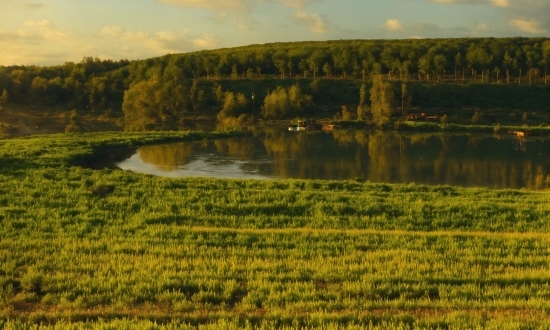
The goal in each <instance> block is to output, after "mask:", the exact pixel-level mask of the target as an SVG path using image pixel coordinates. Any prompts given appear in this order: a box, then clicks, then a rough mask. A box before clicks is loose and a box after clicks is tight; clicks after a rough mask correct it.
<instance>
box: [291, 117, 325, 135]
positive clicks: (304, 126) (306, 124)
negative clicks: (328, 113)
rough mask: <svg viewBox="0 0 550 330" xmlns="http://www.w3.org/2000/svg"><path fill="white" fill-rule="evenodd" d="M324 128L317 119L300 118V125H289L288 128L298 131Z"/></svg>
mask: <svg viewBox="0 0 550 330" xmlns="http://www.w3.org/2000/svg"><path fill="white" fill-rule="evenodd" d="M322 128H323V125H321V124H318V123H317V122H316V121H315V120H313V119H309V120H300V121H298V125H289V126H288V130H289V131H293V132H298V131H315V130H320V129H322Z"/></svg>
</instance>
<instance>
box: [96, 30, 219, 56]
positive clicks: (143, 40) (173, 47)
mask: <svg viewBox="0 0 550 330" xmlns="http://www.w3.org/2000/svg"><path fill="white" fill-rule="evenodd" d="M100 35H101V36H106V37H109V38H111V39H113V40H114V41H116V42H117V45H118V47H119V48H121V47H122V49H125V50H128V49H131V48H140V47H143V48H148V49H149V50H150V51H149V52H148V53H150V52H151V51H152V52H153V53H154V55H163V54H166V53H181V52H185V51H190V50H196V49H205V48H214V47H216V46H217V45H218V41H217V39H216V38H215V37H214V36H213V35H212V34H211V33H206V34H204V35H203V36H201V37H195V38H192V37H190V36H189V30H188V29H185V30H183V31H181V32H179V33H175V32H172V31H160V32H156V33H154V34H150V33H147V32H143V31H133V30H131V31H126V30H124V29H123V28H122V27H120V26H109V25H107V26H104V27H103V28H102V29H101V32H100Z"/></svg>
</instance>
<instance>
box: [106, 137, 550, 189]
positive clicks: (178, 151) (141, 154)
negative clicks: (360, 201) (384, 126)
mask: <svg viewBox="0 0 550 330" xmlns="http://www.w3.org/2000/svg"><path fill="white" fill-rule="evenodd" d="M549 151H550V139H548V138H542V137H525V138H522V139H520V138H518V137H515V136H508V135H505V136H493V135H479V134H441V133H436V134H433V133H429V134H427V133H414V134H410V133H406V134H405V133H396V132H381V131H365V130H345V131H344V130H343V131H332V132H322V131H317V132H315V131H313V132H288V131H286V130H284V129H282V128H269V129H265V130H261V131H257V132H256V133H254V134H253V135H251V136H244V137H237V138H230V139H221V140H216V141H202V142H182V143H175V144H165V145H156V146H146V147H141V148H139V149H138V150H137V152H136V153H135V154H134V155H132V156H131V157H130V158H128V159H126V160H124V161H122V162H119V163H117V166H118V167H120V168H122V169H125V170H132V171H136V172H142V173H149V174H154V175H160V176H167V177H183V176H198V177H218V178H254V179H279V178H304V179H338V180H347V179H356V178H358V177H362V178H364V179H366V180H369V181H371V182H388V183H402V182H416V183H423V184H448V185H459V186H468V187H472V186H481V187H490V188H522V187H527V188H542V187H543V186H544V185H545V180H546V178H547V176H548V174H550V152H549Z"/></svg>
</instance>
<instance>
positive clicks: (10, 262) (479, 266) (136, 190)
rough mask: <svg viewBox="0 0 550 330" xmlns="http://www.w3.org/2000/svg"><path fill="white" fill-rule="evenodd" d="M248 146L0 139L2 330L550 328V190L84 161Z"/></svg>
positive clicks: (149, 139)
mask: <svg viewBox="0 0 550 330" xmlns="http://www.w3.org/2000/svg"><path fill="white" fill-rule="evenodd" d="M232 134H239V133H232V132H229V133H195V132H179V133H132V134H129V133H94V134H67V135H47V136H31V137H26V138H20V139H13V140H0V329H2V328H3V329H52V330H53V329H134V328H135V329H180V328H183V329H196V328H198V329H241V328H247V329H294V328H302V329H364V328H368V329H465V328H472V329H547V328H549V327H550V203H549V200H550V193H549V192H540V191H529V190H489V189H481V188H472V189H466V188H459V187H449V186H422V185H415V184H401V185H399V184H398V185H390V184H374V183H369V182H366V183H360V182H355V181H315V180H313V181H306V180H279V181H257V180H222V179H200V178H198V179H197V178H181V179H168V178H161V177H153V176H148V175H142V174H137V173H132V172H125V171H120V170H111V169H104V170H91V169H86V168H82V167H78V166H75V165H74V164H83V163H86V161H87V160H88V159H90V158H92V157H97V156H101V155H104V154H106V153H108V150H109V149H110V148H115V147H116V148H118V147H134V146H138V145H144V144H151V143H157V142H169V141H180V140H188V139H194V140H202V139H211V138H224V137H227V136H231V135H232Z"/></svg>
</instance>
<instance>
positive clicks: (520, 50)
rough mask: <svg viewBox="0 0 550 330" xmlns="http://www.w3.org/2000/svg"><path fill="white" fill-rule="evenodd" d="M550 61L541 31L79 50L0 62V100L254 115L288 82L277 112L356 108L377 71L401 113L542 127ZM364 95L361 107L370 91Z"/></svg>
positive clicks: (97, 110)
mask: <svg viewBox="0 0 550 330" xmlns="http://www.w3.org/2000/svg"><path fill="white" fill-rule="evenodd" d="M549 68H550V39H548V38H472V39H467V38H463V39H419V40H339V41H325V42H296V43H273V44H263V45H250V46H245V47H237V48H227V49H217V50H211V51H200V52H193V53H186V54H170V55H166V56H162V57H157V58H150V59H145V60H139V61H127V60H120V61H112V60H100V59H97V58H91V57H84V58H83V60H82V61H81V62H79V63H72V62H67V63H64V64H63V65H59V66H53V67H37V66H1V67H0V91H1V92H2V94H1V97H0V106H2V105H3V106H4V107H5V108H9V107H12V108H13V107H15V108H18V107H19V108H20V107H21V106H26V107H32V108H37V107H39V108H56V109H66V110H71V109H77V110H79V111H80V112H84V113H92V114H96V115H97V114H103V113H107V114H108V115H109V116H115V117H117V116H118V117H122V115H123V114H122V109H123V103H124V95H125V92H127V91H129V90H130V89H131V88H132V87H134V89H135V93H134V94H140V95H141V96H142V97H145V96H146V95H148V96H147V99H148V100H149V101H148V102H145V103H147V105H146V108H147V109H145V110H144V111H145V112H149V113H151V115H152V113H154V116H153V117H154V118H153V120H156V121H159V120H160V121H168V122H174V121H177V120H181V119H182V118H184V117H187V116H216V115H217V114H218V113H219V112H220V111H224V110H223V109H224V107H225V106H226V104H227V103H231V102H233V103H235V104H236V105H235V106H234V107H232V108H230V109H231V111H225V112H224V113H225V114H226V115H227V114H230V115H231V116H234V117H238V116H240V115H242V114H248V115H252V114H255V115H256V116H258V115H261V106H262V105H263V103H264V100H265V98H266V96H267V95H269V94H270V93H273V92H274V91H275V90H277V87H281V88H286V89H289V88H290V87H291V86H293V85H295V86H297V87H299V90H300V92H301V93H302V94H303V95H304V97H310V101H311V102H308V103H307V104H306V105H307V106H305V105H303V106H301V107H300V109H298V110H300V111H295V112H292V111H291V112H288V113H286V114H285V115H284V116H283V117H288V118H294V117H296V116H297V115H308V116H317V117H318V116H321V117H322V116H328V117H332V116H333V115H335V114H336V113H337V112H339V111H340V110H341V108H342V106H344V105H345V106H346V107H347V108H348V109H350V110H351V111H352V113H353V111H355V109H356V108H357V106H358V105H359V103H360V102H361V101H360V89H361V86H362V85H363V84H365V86H366V90H367V91H369V90H370V86H371V84H372V77H373V76H377V75H381V76H383V77H384V80H386V81H388V82H389V83H390V84H391V85H392V86H393V87H392V88H393V90H394V94H395V106H396V107H398V106H400V105H401V101H402V100H403V99H404V98H401V91H402V84H405V85H406V86H407V93H408V94H407V95H406V96H407V97H406V98H407V100H408V102H407V104H406V106H407V108H408V111H430V112H436V113H439V114H441V115H443V114H448V117H449V118H454V119H455V120H456V121H457V122H461V121H462V122H465V121H469V120H470V119H471V117H472V115H473V114H474V113H475V111H476V110H477V111H482V112H483V116H482V117H483V121H485V122H487V123H494V122H502V123H506V122H515V123H517V122H518V120H519V119H520V118H522V119H525V118H524V117H525V116H524V113H527V117H528V120H529V121H530V122H529V124H537V125H540V124H543V123H548V122H550V120H549V119H548V118H546V115H545V114H546V113H547V112H548V110H550V83H549V82H548V77H549V75H548V69H549ZM140 83H141V85H139V86H138V84H140ZM229 93H232V94H229ZM252 93H254V94H255V95H256V98H255V100H254V104H252V99H251V96H252ZM127 94H131V93H127ZM153 95H156V96H153ZM155 97H156V98H158V99H157V100H155ZM239 98H240V99H239ZM364 101H365V104H364V105H365V106H367V107H368V106H369V105H370V97H369V95H368V94H367V95H365V100H364ZM140 102H142V103H143V100H141V101H140ZM128 103H130V102H129V101H128ZM304 104H305V103H304ZM129 109H130V110H129V112H130V113H131V112H132V111H135V110H134V108H132V107H129ZM456 109H461V111H459V112H457V111H455V110H456ZM463 110H465V111H463ZM127 112H128V111H127ZM135 115H136V116H142V115H143V114H142V113H137V112H136V113H135ZM529 117H530V118H529ZM174 119H176V120H174ZM523 121H524V122H525V121H526V120H523Z"/></svg>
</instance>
